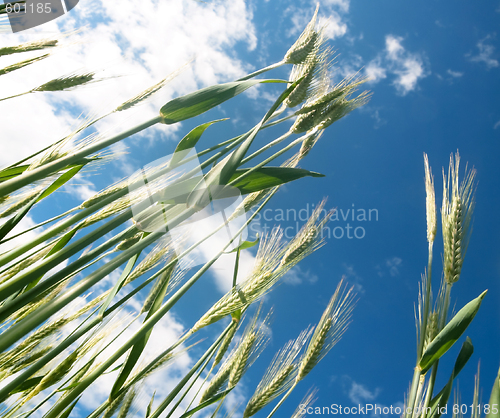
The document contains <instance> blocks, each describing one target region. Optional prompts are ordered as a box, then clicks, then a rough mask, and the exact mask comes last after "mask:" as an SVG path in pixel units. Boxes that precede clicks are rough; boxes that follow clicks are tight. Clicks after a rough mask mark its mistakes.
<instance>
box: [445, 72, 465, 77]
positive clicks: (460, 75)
mask: <svg viewBox="0 0 500 418" xmlns="http://www.w3.org/2000/svg"><path fill="white" fill-rule="evenodd" d="M446 72H447V73H448V74H449V75H451V76H452V77H453V78H460V77H462V76H463V75H464V73H463V72H460V71H453V70H447V71H446Z"/></svg>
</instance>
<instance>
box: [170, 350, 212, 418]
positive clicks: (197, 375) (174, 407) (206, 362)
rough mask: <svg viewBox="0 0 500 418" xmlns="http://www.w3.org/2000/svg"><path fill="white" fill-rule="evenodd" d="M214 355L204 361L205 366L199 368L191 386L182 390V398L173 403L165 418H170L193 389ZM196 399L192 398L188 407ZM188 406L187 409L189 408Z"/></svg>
mask: <svg viewBox="0 0 500 418" xmlns="http://www.w3.org/2000/svg"><path fill="white" fill-rule="evenodd" d="M214 354H215V350H214V351H213V352H212V354H211V355H210V356H209V357H208V358H207V359H206V361H205V364H203V365H202V367H200V371H199V372H198V373H197V374H196V376H195V377H194V379H193V380H192V381H191V384H190V385H189V386H188V387H187V388H186V390H184V393H183V394H182V396H181V397H180V398H179V400H178V401H177V402H176V403H175V405H174V406H173V407H172V409H171V410H170V412H169V413H168V414H167V416H166V417H165V418H170V417H171V416H172V414H173V413H174V412H175V410H176V409H177V408H178V407H179V405H180V404H181V402H182V401H183V400H184V398H185V397H186V396H187V394H188V392H189V391H190V390H191V389H192V388H193V386H194V384H195V383H196V381H197V380H198V379H199V378H200V376H201V374H202V373H203V371H204V370H205V369H206V367H207V366H208V363H209V362H210V359H211V358H212V357H213V356H214ZM200 389H201V388H200ZM198 392H199V389H198ZM195 398H196V395H195V396H194V397H193V399H192V400H191V402H190V403H189V406H190V405H191V403H192V402H193V401H194V399H195ZM189 406H188V408H189Z"/></svg>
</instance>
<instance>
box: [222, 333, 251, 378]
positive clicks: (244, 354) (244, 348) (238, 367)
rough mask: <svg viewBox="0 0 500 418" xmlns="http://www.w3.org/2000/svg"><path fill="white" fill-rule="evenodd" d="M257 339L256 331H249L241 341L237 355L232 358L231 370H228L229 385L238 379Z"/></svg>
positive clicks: (245, 366)
mask: <svg viewBox="0 0 500 418" xmlns="http://www.w3.org/2000/svg"><path fill="white" fill-rule="evenodd" d="M256 340H257V333H256V332H251V333H250V334H249V335H248V336H247V338H246V339H245V340H244V341H243V342H242V344H241V346H240V349H239V350H238V355H237V356H236V358H235V359H234V362H233V364H232V367H231V370H230V372H229V378H228V384H229V387H234V386H236V384H237V383H238V382H239V381H240V379H241V378H242V376H243V373H244V372H245V369H246V368H247V365H248V358H249V357H250V353H251V352H252V348H253V346H254V344H255V342H256Z"/></svg>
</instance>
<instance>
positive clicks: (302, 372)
mask: <svg viewBox="0 0 500 418" xmlns="http://www.w3.org/2000/svg"><path fill="white" fill-rule="evenodd" d="M342 287H343V280H341V281H340V283H339V285H338V286H337V289H336V290H335V293H334V294H333V296H332V298H331V299H330V303H329V304H328V306H327V307H326V309H325V311H324V312H323V315H322V317H321V319H320V321H319V323H318V325H317V326H316V329H315V331H314V334H313V336H312V338H311V341H310V343H309V346H308V347H307V350H306V352H305V353H304V355H303V356H302V359H301V361H300V365H299V370H298V373H297V377H296V382H299V381H300V380H302V379H304V377H305V376H306V375H307V374H308V373H309V372H310V371H311V370H312V369H313V368H314V367H315V366H316V365H317V364H318V363H319V362H320V361H321V360H322V359H323V357H324V356H325V355H326V354H327V353H328V351H330V349H331V348H332V347H333V346H334V345H335V344H336V343H337V342H338V340H339V339H340V338H341V337H342V335H343V333H344V332H345V330H346V329H347V325H348V323H349V320H350V317H351V313H352V309H353V292H352V290H353V288H352V287H351V288H350V289H349V290H347V291H345V290H343V289H342Z"/></svg>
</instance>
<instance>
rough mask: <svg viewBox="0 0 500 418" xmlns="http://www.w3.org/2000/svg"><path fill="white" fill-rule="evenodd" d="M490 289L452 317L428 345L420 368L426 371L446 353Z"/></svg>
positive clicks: (472, 317)
mask: <svg viewBox="0 0 500 418" xmlns="http://www.w3.org/2000/svg"><path fill="white" fill-rule="evenodd" d="M487 292H488V291H487V290H485V291H484V292H483V293H481V294H480V295H479V296H478V297H477V298H476V299H474V300H472V301H470V302H469V303H468V304H467V305H465V306H464V307H463V308H462V309H460V311H459V312H458V313H457V314H456V315H455V316H454V317H453V318H452V319H451V321H450V322H448V324H446V326H445V327H444V328H443V329H442V330H441V332H440V333H439V334H438V335H437V336H436V338H434V339H433V340H432V342H431V343H430V344H429V345H428V346H427V348H426V349H425V351H424V353H423V354H422V358H421V359H420V362H419V364H418V366H419V368H420V370H421V371H422V374H423V373H426V372H427V371H428V370H429V369H430V368H431V367H432V365H433V364H434V363H435V362H436V361H437V360H438V359H439V358H441V356H443V354H444V353H446V352H447V351H448V350H449V349H450V347H451V346H452V345H453V344H455V342H456V341H457V340H458V339H459V338H460V336H461V335H462V334H463V333H464V331H465V330H466V329H467V327H468V326H469V324H470V323H471V322H472V320H473V319H474V317H475V316H476V314H477V311H478V310H479V307H480V306H481V302H482V300H483V298H484V296H485V295H486V293H487Z"/></svg>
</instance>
